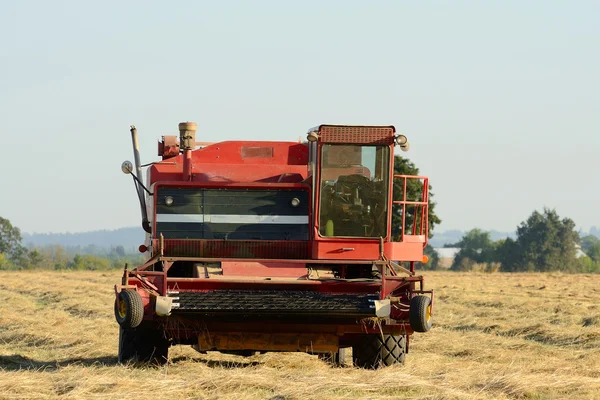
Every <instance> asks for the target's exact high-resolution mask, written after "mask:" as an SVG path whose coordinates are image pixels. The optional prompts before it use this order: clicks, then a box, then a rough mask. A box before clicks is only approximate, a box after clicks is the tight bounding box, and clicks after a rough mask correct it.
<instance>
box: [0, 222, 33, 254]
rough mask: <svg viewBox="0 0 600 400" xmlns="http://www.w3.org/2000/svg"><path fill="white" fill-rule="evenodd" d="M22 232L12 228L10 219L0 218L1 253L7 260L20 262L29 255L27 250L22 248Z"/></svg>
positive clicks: (14, 227)
mask: <svg viewBox="0 0 600 400" xmlns="http://www.w3.org/2000/svg"><path fill="white" fill-rule="evenodd" d="M21 241H22V238H21V231H20V230H19V228H17V227H16V226H12V224H11V223H10V221H9V220H8V219H5V218H2V217H0V253H3V254H4V255H5V256H6V258H8V259H10V260H13V261H19V260H21V259H22V258H23V257H24V256H25V254H26V253H27V249H26V248H25V247H23V246H21Z"/></svg>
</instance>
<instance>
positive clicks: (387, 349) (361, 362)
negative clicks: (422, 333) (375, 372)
mask: <svg viewBox="0 0 600 400" xmlns="http://www.w3.org/2000/svg"><path fill="white" fill-rule="evenodd" d="M405 358H406V336H405V335H379V334H377V335H364V336H362V337H360V339H359V340H358V341H357V343H355V345H354V346H352V360H353V361H354V365H355V366H357V367H360V368H367V369H375V368H379V367H381V366H383V367H389V366H391V365H394V364H404V360H405Z"/></svg>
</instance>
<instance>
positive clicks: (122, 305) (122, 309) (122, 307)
mask: <svg viewBox="0 0 600 400" xmlns="http://www.w3.org/2000/svg"><path fill="white" fill-rule="evenodd" d="M126 316H127V304H126V303H125V302H124V301H123V300H119V317H121V318H125V317H126Z"/></svg>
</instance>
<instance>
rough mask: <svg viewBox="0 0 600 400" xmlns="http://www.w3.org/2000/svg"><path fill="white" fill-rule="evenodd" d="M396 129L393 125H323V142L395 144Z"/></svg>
mask: <svg viewBox="0 0 600 400" xmlns="http://www.w3.org/2000/svg"><path fill="white" fill-rule="evenodd" d="M395 132H396V129H395V128H394V127H393V126H351V125H321V126H320V127H319V135H320V137H321V142H323V143H345V144H352V143H356V144H380V145H381V144H383V145H393V144H394V134H395Z"/></svg>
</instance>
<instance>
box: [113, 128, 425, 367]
mask: <svg viewBox="0 0 600 400" xmlns="http://www.w3.org/2000/svg"><path fill="white" fill-rule="evenodd" d="M179 131H180V137H179V140H177V137H176V136H164V137H163V138H162V141H161V142H159V146H158V148H159V150H158V152H159V155H160V156H162V161H158V162H154V163H152V164H150V165H149V168H148V171H147V180H146V184H145V185H144V183H143V177H142V167H143V166H141V165H140V161H139V150H138V143H137V142H138V140H137V131H136V129H135V127H133V126H132V127H131V134H132V139H133V146H134V156H135V169H134V166H133V165H132V163H131V162H129V161H125V162H124V163H123V165H122V170H123V172H125V173H127V174H130V175H132V176H133V178H134V181H135V185H136V189H137V194H138V197H139V200H140V204H141V210H142V220H143V222H142V226H143V228H144V230H145V231H146V232H147V235H146V243H145V244H144V245H142V246H140V251H141V252H144V253H146V254H147V256H148V258H147V261H146V263H144V264H143V265H141V266H139V267H137V268H135V269H132V270H129V269H128V268H127V265H126V266H125V270H124V273H123V279H122V282H121V284H120V285H117V286H115V292H116V302H115V316H116V319H117V322H118V323H119V325H120V331H119V332H120V335H119V361H121V362H125V361H128V360H143V361H155V362H156V361H158V362H165V361H166V360H167V355H168V349H169V347H170V346H172V345H175V344H191V345H193V346H194V348H196V350H198V351H200V352H206V351H215V350H216V351H221V352H223V353H229V354H238V355H253V354H255V353H256V352H266V351H301V352H308V353H311V354H318V355H320V356H322V357H323V358H329V359H330V360H331V361H332V362H334V363H340V362H343V358H344V353H343V351H344V350H345V348H348V347H352V356H353V361H354V364H355V365H356V366H359V367H363V368H375V367H378V366H382V365H383V366H387V365H392V364H395V363H402V362H403V361H404V358H405V355H406V353H407V352H408V344H409V336H410V335H411V334H412V333H413V332H426V331H428V330H429V329H430V328H431V312H432V306H433V291H432V290H425V289H424V286H423V277H422V276H418V275H416V274H415V269H414V267H415V263H416V262H426V256H424V255H423V248H424V246H425V245H426V243H427V233H428V221H427V211H428V179H427V178H426V177H422V176H405V175H394V165H393V164H394V147H395V146H399V147H400V148H401V149H402V150H407V149H408V142H407V139H406V137H405V136H403V135H399V134H397V133H396V130H395V128H394V127H393V126H342V125H320V126H318V127H316V128H313V129H311V130H309V132H308V134H307V141H306V142H304V143H299V142H296V143H294V142H267V141H227V142H221V143H214V144H202V143H197V142H196V124H195V123H192V122H184V123H181V124H179ZM198 146H200V148H197V147H198ZM412 181H414V182H412ZM394 182H397V183H399V185H397V187H400V188H402V190H403V193H402V194H401V195H400V196H399V195H398V193H396V196H395V199H396V200H394V198H393V193H392V192H393V183H394ZM415 182H418V184H416V183H415ZM409 184H410V186H411V187H414V186H418V187H419V192H420V193H419V194H418V197H417V198H413V199H408V198H407V194H406V192H407V185H409ZM392 214H395V215H396V216H398V217H399V220H400V221H401V226H400V227H396V230H397V229H398V228H400V230H399V233H398V234H397V235H394V237H396V238H398V241H394V240H393V235H392V229H391V225H392Z"/></svg>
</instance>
